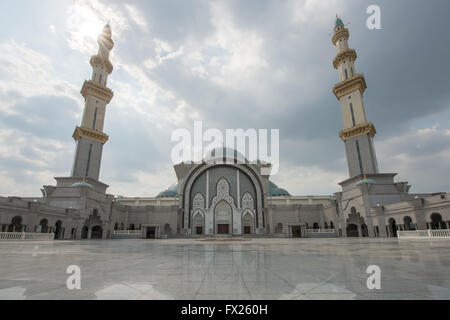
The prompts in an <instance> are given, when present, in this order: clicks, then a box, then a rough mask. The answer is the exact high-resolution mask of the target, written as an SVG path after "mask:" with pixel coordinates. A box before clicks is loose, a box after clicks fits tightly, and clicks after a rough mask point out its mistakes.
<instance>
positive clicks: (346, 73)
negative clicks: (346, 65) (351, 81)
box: [345, 69, 348, 79]
mask: <svg viewBox="0 0 450 320" xmlns="http://www.w3.org/2000/svg"><path fill="white" fill-rule="evenodd" d="M345 79H348V71H347V69H345Z"/></svg>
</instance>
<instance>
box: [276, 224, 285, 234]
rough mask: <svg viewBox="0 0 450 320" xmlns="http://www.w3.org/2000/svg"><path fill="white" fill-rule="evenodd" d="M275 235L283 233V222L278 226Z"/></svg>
mask: <svg viewBox="0 0 450 320" xmlns="http://www.w3.org/2000/svg"><path fill="white" fill-rule="evenodd" d="M275 233H283V224H282V223H281V222H280V223H278V224H277V225H276V227H275Z"/></svg>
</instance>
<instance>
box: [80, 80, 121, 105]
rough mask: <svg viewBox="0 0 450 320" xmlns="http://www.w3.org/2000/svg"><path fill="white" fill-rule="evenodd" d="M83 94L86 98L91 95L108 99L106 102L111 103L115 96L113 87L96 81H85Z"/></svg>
mask: <svg viewBox="0 0 450 320" xmlns="http://www.w3.org/2000/svg"><path fill="white" fill-rule="evenodd" d="M81 94H82V95H83V97H84V99H87V97H88V96H89V95H91V96H94V97H97V98H99V99H101V100H103V101H106V103H110V102H111V99H112V98H113V97H114V93H113V92H112V90H111V89H109V88H107V87H105V86H102V85H99V84H98V83H95V82H94V81H85V82H84V84H83V88H82V89H81Z"/></svg>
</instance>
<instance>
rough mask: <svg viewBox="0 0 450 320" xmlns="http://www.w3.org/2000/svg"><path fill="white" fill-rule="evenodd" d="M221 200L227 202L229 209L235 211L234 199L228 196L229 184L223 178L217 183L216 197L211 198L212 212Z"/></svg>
mask: <svg viewBox="0 0 450 320" xmlns="http://www.w3.org/2000/svg"><path fill="white" fill-rule="evenodd" d="M222 200H225V201H226V202H228V204H229V205H230V206H231V208H232V209H233V210H236V205H235V204H234V199H233V197H232V196H230V184H229V183H228V181H227V179H225V178H221V179H220V180H219V182H217V195H216V196H215V197H214V198H213V200H212V202H211V208H212V209H213V210H214V208H215V207H216V205H217V204H218V203H219V202H220V201H222Z"/></svg>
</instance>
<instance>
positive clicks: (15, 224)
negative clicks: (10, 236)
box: [8, 216, 24, 232]
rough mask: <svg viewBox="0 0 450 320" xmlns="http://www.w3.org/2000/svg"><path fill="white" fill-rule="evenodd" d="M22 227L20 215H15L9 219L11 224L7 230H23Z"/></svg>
mask: <svg viewBox="0 0 450 320" xmlns="http://www.w3.org/2000/svg"><path fill="white" fill-rule="evenodd" d="M23 227H24V226H23V225H22V217H20V216H15V217H14V218H12V220H11V224H10V225H9V227H8V232H22V231H24V230H23Z"/></svg>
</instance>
